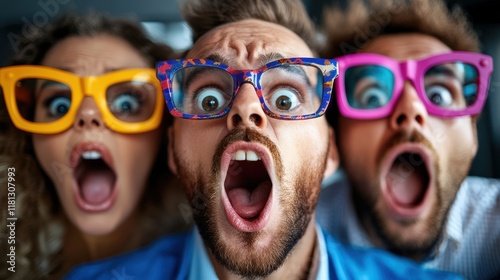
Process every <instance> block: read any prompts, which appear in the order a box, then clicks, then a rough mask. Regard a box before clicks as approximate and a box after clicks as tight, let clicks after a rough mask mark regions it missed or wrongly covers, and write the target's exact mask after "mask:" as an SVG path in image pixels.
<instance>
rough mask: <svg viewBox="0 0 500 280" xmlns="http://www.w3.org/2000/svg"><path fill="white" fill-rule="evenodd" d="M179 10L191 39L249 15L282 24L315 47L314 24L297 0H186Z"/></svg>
mask: <svg viewBox="0 0 500 280" xmlns="http://www.w3.org/2000/svg"><path fill="white" fill-rule="evenodd" d="M181 10H182V12H183V16H184V19H185V20H186V21H187V23H188V24H189V26H190V27H191V29H192V32H193V41H194V42H196V41H197V40H198V39H199V38H200V37H201V36H202V35H203V34H205V33H207V32H208V31H210V30H212V29H213V28H215V27H217V26H220V25H223V24H225V23H230V22H235V21H240V20H244V19H251V18H253V19H260V20H263V21H268V22H272V23H276V24H279V25H282V26H284V27H286V28H288V29H290V30H292V31H293V32H295V33H296V34H297V35H299V37H301V38H302V39H303V40H304V41H305V42H306V43H307V45H308V46H309V47H310V48H311V49H312V50H313V51H316V50H317V46H318V44H317V40H316V31H315V27H314V23H313V22H312V20H311V19H310V17H309V15H308V14H307V11H306V9H305V7H304V4H303V3H302V1H301V0H273V1H269V0H214V1H205V0H186V1H185V3H184V5H183V6H182V7H181Z"/></svg>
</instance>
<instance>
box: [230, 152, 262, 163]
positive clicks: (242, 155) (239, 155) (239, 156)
mask: <svg viewBox="0 0 500 280" xmlns="http://www.w3.org/2000/svg"><path fill="white" fill-rule="evenodd" d="M232 160H248V161H257V160H260V156H259V155H258V154H257V153H256V152H254V151H243V150H239V151H237V152H236V153H234V154H233V158H232Z"/></svg>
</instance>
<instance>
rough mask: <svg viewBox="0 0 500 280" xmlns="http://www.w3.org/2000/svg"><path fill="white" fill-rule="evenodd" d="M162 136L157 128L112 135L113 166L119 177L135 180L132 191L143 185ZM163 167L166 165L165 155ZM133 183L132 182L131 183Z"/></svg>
mask: <svg viewBox="0 0 500 280" xmlns="http://www.w3.org/2000/svg"><path fill="white" fill-rule="evenodd" d="M161 140H162V137H161V133H160V131H159V130H155V131H152V132H148V133H141V134H132V135H126V134H116V135H115V137H114V141H113V142H114V146H115V148H114V149H115V151H114V153H115V155H117V157H116V158H115V160H116V161H115V167H116V168H117V170H118V172H119V176H120V177H119V178H123V179H124V180H130V181H131V182H135V184H136V186H135V187H134V191H136V192H139V191H138V190H137V189H138V188H137V186H144V185H146V183H147V179H148V176H149V174H150V172H151V169H152V168H153V165H154V162H155V160H156V158H157V157H158V156H159V154H158V153H159V152H160V151H161V152H165V151H164V150H160V146H161V145H165V146H166V145H167V143H166V142H165V143H161ZM163 157H165V163H164V164H165V168H167V167H166V155H163ZM132 185H133V184H132Z"/></svg>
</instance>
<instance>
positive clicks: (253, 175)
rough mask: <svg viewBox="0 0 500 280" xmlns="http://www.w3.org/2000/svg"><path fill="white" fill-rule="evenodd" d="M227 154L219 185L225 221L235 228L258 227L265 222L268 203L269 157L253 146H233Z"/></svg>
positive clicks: (250, 230)
mask: <svg viewBox="0 0 500 280" xmlns="http://www.w3.org/2000/svg"><path fill="white" fill-rule="evenodd" d="M227 153H228V151H226V154H227ZM228 156H230V160H229V162H228V164H227V165H228V166H227V173H226V177H225V180H224V185H223V189H224V191H223V204H224V208H225V210H226V215H227V217H228V221H229V222H230V224H231V225H232V226H233V227H234V228H236V229H237V230H239V231H243V232H254V231H258V230H261V229H262V228H263V227H265V226H266V224H267V222H268V221H269V216H270V208H271V204H272V203H271V197H272V188H273V183H272V179H271V177H270V176H269V173H268V169H267V166H268V165H267V164H268V163H269V162H270V161H269V157H268V155H267V154H266V153H263V151H261V150H260V149H256V148H255V147H253V146H252V147H251V148H250V147H245V148H242V147H240V148H238V149H234V151H232V152H229V155H228ZM228 159H229V158H228Z"/></svg>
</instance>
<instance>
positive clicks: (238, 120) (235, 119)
mask: <svg viewBox="0 0 500 280" xmlns="http://www.w3.org/2000/svg"><path fill="white" fill-rule="evenodd" d="M240 123H241V117H240V115H237V114H236V115H234V116H233V125H234V127H237V126H238V125H239V124H240Z"/></svg>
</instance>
